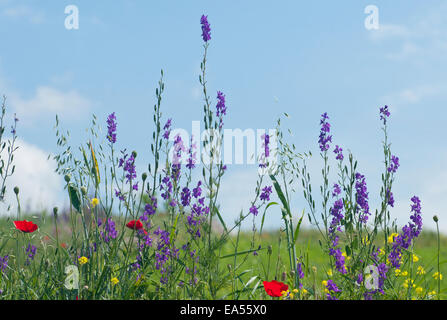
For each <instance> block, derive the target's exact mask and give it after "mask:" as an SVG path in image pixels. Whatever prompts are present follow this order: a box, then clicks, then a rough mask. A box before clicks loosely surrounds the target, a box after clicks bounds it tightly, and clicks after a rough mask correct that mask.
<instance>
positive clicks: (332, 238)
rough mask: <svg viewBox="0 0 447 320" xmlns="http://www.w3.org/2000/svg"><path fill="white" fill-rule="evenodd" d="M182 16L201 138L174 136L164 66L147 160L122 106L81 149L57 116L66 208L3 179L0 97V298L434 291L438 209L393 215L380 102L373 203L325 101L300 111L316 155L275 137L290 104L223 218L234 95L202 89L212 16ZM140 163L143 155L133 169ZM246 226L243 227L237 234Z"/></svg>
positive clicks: (437, 286) (6, 146)
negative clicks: (401, 218) (233, 209)
mask: <svg viewBox="0 0 447 320" xmlns="http://www.w3.org/2000/svg"><path fill="white" fill-rule="evenodd" d="M194 23H195V26H196V29H197V35H200V37H201V43H202V48H201V49H202V56H201V57H200V59H201V60H200V61H201V62H200V75H199V77H198V79H197V80H198V83H197V85H198V86H199V88H200V94H201V98H200V99H201V100H200V101H201V105H198V106H197V107H198V108H200V109H201V112H202V118H201V122H200V125H201V128H202V129H204V131H205V133H206V134H204V135H202V136H197V135H194V134H192V135H191V136H189V135H188V136H187V137H186V138H185V136H184V135H182V134H180V133H179V132H178V131H176V130H175V129H176V114H173V113H170V111H169V110H168V109H165V108H164V101H165V99H166V94H167V93H166V90H165V72H164V71H163V70H161V71H160V73H159V81H158V84H156V88H155V101H154V102H153V108H152V110H151V111H152V116H151V118H150V119H149V120H148V123H147V125H146V127H145V128H144V132H143V133H139V134H138V137H139V138H138V139H146V141H149V143H148V147H149V148H150V154H151V156H150V158H147V159H141V158H142V156H141V155H140V153H141V152H140V151H139V150H134V149H133V147H132V146H131V145H123V144H122V143H121V140H120V138H121V136H122V134H124V132H123V130H122V129H121V128H122V127H123V126H122V123H123V121H122V120H121V116H122V114H123V113H124V112H126V111H123V110H115V111H114V110H110V112H109V113H107V114H101V115H94V116H93V117H92V118H91V120H88V121H91V122H90V123H91V125H90V129H89V131H88V135H89V138H88V139H86V140H85V141H84V142H83V143H82V144H80V145H72V144H71V137H72V135H73V134H74V133H73V132H71V133H70V132H69V131H68V130H65V129H64V122H63V121H62V120H61V119H60V118H59V117H58V116H57V115H56V114H54V117H55V126H54V134H55V139H54V141H55V142H56V145H57V148H58V150H59V151H58V153H56V154H53V155H52V156H51V157H50V159H51V160H52V161H54V163H56V165H57V166H56V167H55V168H53V169H54V170H55V172H56V173H57V174H58V175H60V177H62V178H63V181H64V185H63V190H62V192H64V195H65V197H66V200H67V203H69V205H68V206H67V207H60V206H56V205H52V204H50V205H49V207H51V208H53V209H52V210H48V211H44V212H41V213H39V214H36V213H32V212H28V211H27V209H26V208H24V207H23V206H22V205H21V199H22V197H23V191H22V190H21V186H20V185H17V186H14V188H11V189H8V188H7V187H6V186H7V182H8V181H9V180H10V179H11V177H13V176H14V175H15V174H17V173H16V172H15V162H16V161H17V157H18V156H17V157H15V156H16V153H17V150H18V149H17V148H18V146H17V140H18V139H19V137H20V130H21V126H20V125H21V115H20V114H16V115H15V116H14V118H13V119H12V121H11V122H8V120H9V118H7V117H6V116H5V115H6V114H7V109H8V101H9V100H8V99H9V97H8V95H7V92H6V93H5V96H3V99H2V113H1V114H0V126H1V130H0V149H1V151H2V153H1V161H0V175H1V177H0V183H1V187H0V196H1V198H2V201H3V202H4V201H5V199H4V195H5V194H7V193H9V194H14V197H15V202H14V203H12V204H11V208H12V209H11V210H10V213H9V214H8V215H2V216H1V217H0V299H1V300H442V299H446V298H447V295H446V293H447V287H446V285H445V280H444V279H443V276H444V275H445V272H447V269H446V262H447V260H446V251H445V245H446V244H447V238H445V236H443V235H442V233H441V232H440V231H439V226H438V223H439V220H440V219H442V215H441V213H440V212H438V213H436V212H429V211H425V210H424V206H425V203H424V199H423V198H422V197H421V196H418V195H417V194H413V193H410V194H408V197H407V199H408V200H407V203H406V206H407V222H406V224H404V225H403V226H401V225H399V224H397V223H396V221H395V217H394V216H393V209H394V205H395V203H394V202H395V200H394V194H393V191H394V190H395V185H396V184H397V183H399V181H398V180H396V178H397V177H398V176H399V173H400V170H401V166H404V165H405V164H404V163H402V164H401V161H400V159H399V155H398V154H396V153H395V152H394V151H393V148H392V147H394V145H392V144H391V141H392V139H393V138H394V134H393V133H391V132H390V128H392V126H393V112H394V110H393V106H392V105H391V104H390V105H380V106H377V108H376V112H375V116H374V117H373V118H372V119H370V121H369V122H368V123H365V124H364V125H365V126H370V125H371V126H372V127H374V126H377V125H380V127H381V133H380V134H381V138H380V139H381V140H382V149H379V150H377V152H378V153H381V154H382V156H381V157H382V160H381V162H380V163H376V164H375V170H376V173H377V175H378V176H380V179H381V186H380V192H379V195H380V198H379V199H375V202H374V203H378V206H375V205H374V207H373V205H372V201H371V200H372V199H370V198H371V196H370V191H371V190H370V186H369V185H368V177H367V175H366V174H365V172H364V171H362V169H361V168H362V166H361V163H360V162H359V161H358V159H357V158H356V155H354V154H352V153H351V151H349V147H348V146H345V145H344V142H343V140H342V139H341V138H338V137H337V135H336V134H335V133H334V128H336V127H337V121H333V114H331V113H329V112H326V111H325V110H324V108H322V110H321V112H320V114H321V116H320V118H318V119H313V120H312V121H314V122H315V123H319V128H320V130H319V132H314V133H312V135H313V136H314V137H315V139H314V140H313V141H311V142H310V143H311V144H313V145H315V146H316V147H317V148H318V149H317V150H318V154H312V153H311V152H308V151H304V150H298V148H297V147H296V146H295V144H293V142H290V140H288V139H286V138H285V136H286V135H287V133H288V128H283V127H284V121H285V119H288V117H289V114H287V113H283V115H282V116H281V117H280V118H278V119H277V120H275V121H274V122H272V125H273V126H274V127H275V129H274V130H271V131H265V132H264V133H263V134H260V135H259V138H260V143H259V146H260V148H259V149H260V152H258V154H257V155H256V156H255V159H253V161H254V162H255V166H256V168H257V182H256V188H255V189H254V190H253V191H252V193H251V194H246V195H245V199H246V204H247V208H248V209H247V210H242V211H240V212H238V218H237V219H236V220H235V221H234V223H232V224H229V223H228V220H226V219H225V217H226V214H227V213H226V212H225V211H223V210H222V206H221V201H222V200H221V198H220V196H221V193H220V192H221V190H222V186H223V183H224V181H223V178H224V177H225V175H226V173H227V164H226V163H225V162H224V159H223V157H222V148H223V147H224V144H223V141H224V136H225V128H226V123H227V121H228V120H229V119H230V117H231V116H232V106H231V104H230V103H229V102H228V99H227V97H228V96H231V92H224V90H216V91H214V90H211V89H210V87H213V88H214V87H217V88H218V87H219V78H218V75H216V74H213V76H212V77H209V73H210V72H213V73H215V72H216V71H215V70H216V69H214V68H212V67H210V66H212V65H213V64H219V61H216V60H214V58H213V57H214V55H213V54H212V53H213V50H215V46H214V45H215V43H216V42H219V38H218V37H217V36H215V35H214V32H213V31H214V30H215V28H218V26H216V25H214V24H213V20H212V17H211V15H207V14H203V15H200V14H199V15H198V16H197V19H196V21H195V22H194ZM159 32H160V33H163V29H160V30H159ZM158 50H163V48H159V49H158ZM151 63H156V62H154V61H153V62H151ZM209 70H212V71H209ZM211 82H212V85H210V83H211ZM191 120H193V119H191ZM83 121H85V122H87V121H86V120H85V119H83ZM135 130H138V129H137V128H135ZM353 134H358V133H353ZM413 151H414V153H415V156H416V153H417V150H413ZM137 160H138V161H139V162H144V163H145V164H146V166H145V168H144V170H141V169H139V167H137V165H136V163H137ZM316 163H318V164H320V163H321V164H322V167H321V168H319V171H318V172H319V176H318V177H315V176H312V178H311V170H310V169H309V168H310V167H311V166H312V167H313V166H314V165H315V164H316ZM34 170H37V171H38V170H39V168H38V167H36V168H35V169H34ZM334 177H335V178H334ZM314 181H319V185H317V186H314V185H313V184H314ZM225 183H230V184H231V183H232V182H231V180H230V181H225ZM409 187H410V188H411V185H410V186H409ZM298 198H299V199H301V200H302V201H303V202H302V203H305V206H304V207H302V208H300V210H296V206H294V204H293V203H292V202H293V201H294V199H298ZM227 201H228V200H227ZM266 217H276V218H275V219H277V220H278V221H280V224H281V227H280V228H278V229H277V230H271V229H268V230H267V229H266V227H265V225H264V222H265V219H266ZM244 223H245V224H247V223H248V225H250V226H252V227H251V228H249V229H247V228H245V229H244V228H242V225H243V224H244ZM305 224H306V227H304V225H305ZM426 225H430V226H431V229H430V228H429V229H430V230H431V231H426V230H425V228H424V227H425V226H426ZM433 230H434V231H433Z"/></svg>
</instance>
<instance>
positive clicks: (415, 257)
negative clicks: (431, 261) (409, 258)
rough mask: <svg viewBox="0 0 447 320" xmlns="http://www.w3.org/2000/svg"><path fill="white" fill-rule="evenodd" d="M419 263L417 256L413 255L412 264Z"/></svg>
mask: <svg viewBox="0 0 447 320" xmlns="http://www.w3.org/2000/svg"><path fill="white" fill-rule="evenodd" d="M418 261H419V257H418V256H415V255H414V254H413V262H418Z"/></svg>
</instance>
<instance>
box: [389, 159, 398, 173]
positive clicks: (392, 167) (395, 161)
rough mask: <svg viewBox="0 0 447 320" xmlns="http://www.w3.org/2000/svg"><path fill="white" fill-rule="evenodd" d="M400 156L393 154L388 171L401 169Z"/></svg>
mask: <svg viewBox="0 0 447 320" xmlns="http://www.w3.org/2000/svg"><path fill="white" fill-rule="evenodd" d="M399 166H400V164H399V158H398V157H396V156H391V163H390V166H389V167H388V168H387V169H388V172H393V173H395V172H396V171H397V169H399Z"/></svg>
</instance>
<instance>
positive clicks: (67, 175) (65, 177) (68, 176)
mask: <svg viewBox="0 0 447 320" xmlns="http://www.w3.org/2000/svg"><path fill="white" fill-rule="evenodd" d="M64 179H65V182H67V183H68V182H70V179H71V176H70V175H69V174H66V175H65V176H64Z"/></svg>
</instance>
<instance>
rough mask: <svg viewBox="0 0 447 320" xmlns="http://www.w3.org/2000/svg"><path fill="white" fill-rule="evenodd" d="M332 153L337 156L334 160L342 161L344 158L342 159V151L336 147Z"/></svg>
mask: <svg viewBox="0 0 447 320" xmlns="http://www.w3.org/2000/svg"><path fill="white" fill-rule="evenodd" d="M334 153H335V154H336V155H337V156H336V157H335V159H336V160H340V161H342V160H343V159H344V157H343V149H342V148H340V147H339V146H338V145H336V146H335V149H334Z"/></svg>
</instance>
